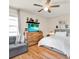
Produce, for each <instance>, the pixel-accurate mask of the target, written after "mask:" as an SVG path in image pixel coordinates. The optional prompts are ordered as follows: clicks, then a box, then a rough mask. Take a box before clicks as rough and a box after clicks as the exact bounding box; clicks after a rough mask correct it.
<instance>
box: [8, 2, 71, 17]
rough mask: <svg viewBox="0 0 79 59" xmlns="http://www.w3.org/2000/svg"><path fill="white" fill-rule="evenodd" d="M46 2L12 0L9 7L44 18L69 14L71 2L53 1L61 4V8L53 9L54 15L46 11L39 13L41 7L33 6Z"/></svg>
mask: <svg viewBox="0 0 79 59" xmlns="http://www.w3.org/2000/svg"><path fill="white" fill-rule="evenodd" d="M44 1H46V0H10V1H9V6H10V7H14V8H19V9H23V10H27V11H29V12H32V13H36V14H39V15H41V16H43V17H54V16H59V15H65V14H69V9H70V4H69V2H70V1H69V0H52V1H51V3H53V4H59V5H60V7H58V8H52V13H48V12H46V11H42V12H40V13H39V12H37V11H38V10H40V9H41V8H40V7H37V6H33V4H35V3H37V4H43V3H44Z"/></svg>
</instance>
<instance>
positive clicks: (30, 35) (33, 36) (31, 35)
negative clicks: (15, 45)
mask: <svg viewBox="0 0 79 59" xmlns="http://www.w3.org/2000/svg"><path fill="white" fill-rule="evenodd" d="M26 34H27V39H28V45H29V46H32V45H35V44H37V43H38V41H39V40H40V39H42V38H43V32H42V31H39V32H27V33H26Z"/></svg>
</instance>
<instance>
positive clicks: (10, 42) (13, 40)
mask: <svg viewBox="0 0 79 59" xmlns="http://www.w3.org/2000/svg"><path fill="white" fill-rule="evenodd" d="M15 41H16V36H10V37H9V44H15Z"/></svg>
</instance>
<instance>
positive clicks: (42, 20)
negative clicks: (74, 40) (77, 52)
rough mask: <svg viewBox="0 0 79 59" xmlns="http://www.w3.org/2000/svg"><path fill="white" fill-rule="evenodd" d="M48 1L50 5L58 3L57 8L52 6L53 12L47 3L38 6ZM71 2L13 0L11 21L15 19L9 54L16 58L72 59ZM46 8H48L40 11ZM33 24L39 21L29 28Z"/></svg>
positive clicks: (11, 32) (11, 0) (10, 37)
mask: <svg viewBox="0 0 79 59" xmlns="http://www.w3.org/2000/svg"><path fill="white" fill-rule="evenodd" d="M47 1H50V3H48V4H47V6H49V5H50V4H52V5H53V6H54V5H57V7H56V8H55V6H54V7H52V8H49V10H50V11H51V12H48V10H47V9H46V8H45V7H44V6H43V7H40V6H36V5H34V4H39V5H45V2H47ZM69 5H70V4H69V0H10V1H9V18H10V19H9V21H10V20H12V21H10V24H9V25H10V26H9V27H10V33H9V34H10V35H9V57H10V58H12V59H68V58H69V50H70V49H69V40H68V39H69V29H70V28H69V25H70V14H69V13H70V11H69V7H70V6H69ZM42 8H44V10H42V11H41V12H38V11H39V10H41V9H42ZM45 9H46V10H45ZM28 21H29V22H28ZM30 22H31V23H30ZM32 23H33V25H34V24H35V26H36V24H37V25H38V27H37V28H36V27H35V28H31V29H28V27H29V26H30V25H29V24H32ZM11 27H13V28H11ZM66 36H67V37H66ZM52 39H53V40H52ZM54 39H55V40H54ZM66 44H67V46H66V47H65V45H66ZM53 45H55V46H53ZM53 47H55V48H56V49H54V48H53ZM61 48H62V49H61ZM53 49H54V50H53ZM66 50H67V52H66ZM64 55H66V56H64Z"/></svg>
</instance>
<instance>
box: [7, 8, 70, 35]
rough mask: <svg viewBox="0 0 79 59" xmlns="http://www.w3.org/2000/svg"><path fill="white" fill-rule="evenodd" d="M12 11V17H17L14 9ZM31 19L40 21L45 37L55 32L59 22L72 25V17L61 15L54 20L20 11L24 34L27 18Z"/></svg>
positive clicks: (53, 18)
mask: <svg viewBox="0 0 79 59" xmlns="http://www.w3.org/2000/svg"><path fill="white" fill-rule="evenodd" d="M9 10H10V12H9V13H10V15H15V16H16V15H17V12H16V10H14V9H11V8H10V9H9ZM27 17H31V18H33V19H38V20H39V22H40V30H41V31H43V33H44V36H45V35H47V33H48V32H50V31H54V29H55V26H56V25H57V24H58V21H60V20H64V21H65V22H66V23H67V24H69V25H70V18H69V17H70V16H69V15H60V16H57V17H52V18H48V19H47V18H44V17H42V16H39V15H37V14H33V13H31V12H28V11H24V10H20V19H19V20H20V21H21V31H22V32H24V28H25V27H27V25H26V23H25V22H26V18H27Z"/></svg>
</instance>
